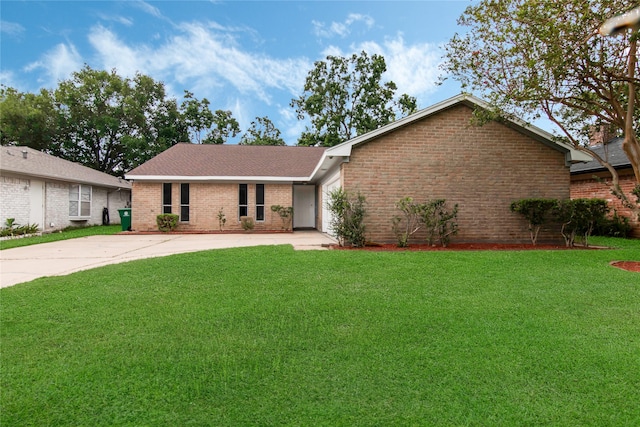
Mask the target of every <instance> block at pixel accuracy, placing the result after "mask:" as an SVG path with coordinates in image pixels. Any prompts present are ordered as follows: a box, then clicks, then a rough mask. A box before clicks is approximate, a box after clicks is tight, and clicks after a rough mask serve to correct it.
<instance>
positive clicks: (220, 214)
mask: <svg viewBox="0 0 640 427" xmlns="http://www.w3.org/2000/svg"><path fill="white" fill-rule="evenodd" d="M216 217H217V218H218V227H220V231H222V229H223V228H224V225H225V224H226V223H227V218H226V215H225V214H224V208H220V209H218V214H217V215H216Z"/></svg>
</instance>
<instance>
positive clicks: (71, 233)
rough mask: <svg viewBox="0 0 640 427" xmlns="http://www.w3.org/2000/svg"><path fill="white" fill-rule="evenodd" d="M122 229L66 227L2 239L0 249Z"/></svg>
mask: <svg viewBox="0 0 640 427" xmlns="http://www.w3.org/2000/svg"><path fill="white" fill-rule="evenodd" d="M121 231H122V229H121V226H120V224H114V225H92V226H88V227H87V226H83V227H67V228H65V229H63V230H58V231H55V232H52V233H42V234H38V235H32V236H25V237H23V238H21V239H10V240H3V241H2V242H0V249H12V248H18V247H22V246H31V245H38V244H40V243H49V242H58V241H60V240H69V239H77V238H79V237H87V236H97V235H111V234H117V233H120V232H121Z"/></svg>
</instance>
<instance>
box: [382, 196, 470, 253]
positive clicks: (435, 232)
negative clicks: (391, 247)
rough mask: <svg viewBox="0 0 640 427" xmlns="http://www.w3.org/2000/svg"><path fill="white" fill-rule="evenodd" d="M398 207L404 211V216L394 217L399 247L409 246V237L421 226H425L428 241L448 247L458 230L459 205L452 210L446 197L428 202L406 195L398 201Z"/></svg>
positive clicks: (394, 228) (394, 227)
mask: <svg viewBox="0 0 640 427" xmlns="http://www.w3.org/2000/svg"><path fill="white" fill-rule="evenodd" d="M396 208H397V209H399V210H400V211H402V213H403V215H404V216H403V217H394V218H393V220H392V222H393V231H394V233H395V234H396V237H397V239H398V246H399V247H407V246H408V245H409V239H410V238H411V236H412V235H413V234H415V233H416V232H418V231H419V230H420V229H421V228H423V227H424V228H425V230H426V234H427V243H428V244H429V245H434V244H435V243H436V242H437V243H439V244H440V245H442V246H443V247H446V246H447V245H448V244H449V241H450V240H451V236H453V235H455V234H456V233H457V232H458V223H457V222H456V218H457V217H458V205H457V204H456V205H455V206H454V207H453V209H452V210H451V211H449V210H448V209H447V206H446V200H445V199H434V200H428V201H427V202H426V203H415V202H414V201H413V198H412V197H404V198H403V199H400V200H399V201H398V202H396Z"/></svg>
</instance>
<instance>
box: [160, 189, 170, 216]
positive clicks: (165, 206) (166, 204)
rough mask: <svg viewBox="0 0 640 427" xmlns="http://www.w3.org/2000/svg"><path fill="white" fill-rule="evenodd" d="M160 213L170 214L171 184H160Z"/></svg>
mask: <svg viewBox="0 0 640 427" xmlns="http://www.w3.org/2000/svg"><path fill="white" fill-rule="evenodd" d="M162 213H163V214H170V213H171V183H170V182H165V183H164V184H162Z"/></svg>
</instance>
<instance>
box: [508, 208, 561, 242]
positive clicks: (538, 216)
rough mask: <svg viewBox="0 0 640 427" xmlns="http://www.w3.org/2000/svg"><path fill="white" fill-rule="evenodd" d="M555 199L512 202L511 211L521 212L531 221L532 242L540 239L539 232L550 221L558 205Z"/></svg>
mask: <svg viewBox="0 0 640 427" xmlns="http://www.w3.org/2000/svg"><path fill="white" fill-rule="evenodd" d="M557 204H558V201H557V200H555V199H522V200H516V201H515V202H513V203H511V206H510V208H511V212H516V213H519V214H520V215H522V216H524V217H525V219H526V220H527V221H528V222H529V234H530V236H531V243H533V244H534V245H535V244H536V243H537V241H538V233H540V229H541V228H542V226H543V225H544V224H545V223H546V222H547V221H548V219H549V217H550V216H551V213H552V212H553V209H554V208H555V207H556V206H557Z"/></svg>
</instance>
